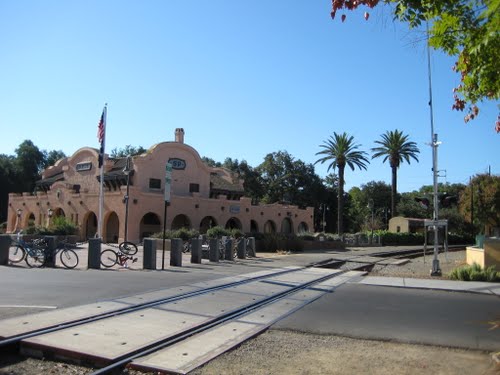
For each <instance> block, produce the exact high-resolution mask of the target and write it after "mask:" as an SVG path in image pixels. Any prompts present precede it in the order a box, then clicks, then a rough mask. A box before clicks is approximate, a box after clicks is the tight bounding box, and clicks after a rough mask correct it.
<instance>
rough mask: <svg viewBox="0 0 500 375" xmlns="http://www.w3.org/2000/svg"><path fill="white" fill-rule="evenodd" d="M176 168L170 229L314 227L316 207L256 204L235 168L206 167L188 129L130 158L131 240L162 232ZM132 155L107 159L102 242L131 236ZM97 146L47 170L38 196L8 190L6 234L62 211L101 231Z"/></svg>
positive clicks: (83, 228)
mask: <svg viewBox="0 0 500 375" xmlns="http://www.w3.org/2000/svg"><path fill="white" fill-rule="evenodd" d="M167 162H170V163H171V164H172V165H173V170H172V183H171V190H170V191H171V198H170V205H169V206H168V209H167V220H166V223H167V225H166V227H167V229H178V228H181V227H187V228H193V229H196V230H199V231H200V232H201V233H204V232H206V230H207V229H208V228H210V227H211V226H215V225H220V226H223V227H226V228H239V229H241V230H242V231H243V232H246V233H248V232H264V233H269V232H284V233H297V232H301V231H309V230H312V228H313V208H312V207H308V208H305V209H302V208H298V207H296V206H287V205H282V204H268V205H254V204H252V201H251V199H250V198H247V197H245V196H244V195H243V194H244V191H243V182H242V180H240V179H239V178H238V177H237V176H235V175H234V174H232V173H231V172H230V171H228V170H226V169H223V168H212V167H209V166H207V165H206V164H205V163H204V162H203V161H202V160H201V157H200V155H199V154H198V152H197V151H196V150H195V149H194V148H192V147H191V146H189V145H187V144H185V143H184V130H183V129H176V130H175V141H173V142H172V141H171V142H162V143H158V144H156V145H154V146H152V147H151V148H150V149H149V150H148V151H147V152H146V153H144V154H141V155H137V156H134V157H132V158H131V160H130V169H131V170H132V172H131V173H130V185H129V190H130V193H129V204H128V230H127V237H128V240H131V241H140V240H141V239H142V238H143V237H145V236H147V235H149V234H151V233H155V232H160V231H161V230H162V229H163V215H164V187H165V173H166V172H165V166H166V163H167ZM126 163H127V158H118V159H111V158H107V159H106V160H105V164H104V186H105V188H104V212H103V226H102V227H103V229H102V233H103V240H104V241H106V242H116V241H121V240H123V239H124V236H125V211H126V204H125V195H126V189H127V175H126V174H125V172H124V168H125V166H126ZM99 178H100V170H99V168H98V150H96V149H94V148H90V147H83V148H81V149H79V150H78V151H76V152H75V153H74V154H73V155H72V156H69V157H66V158H63V159H61V160H59V161H58V162H57V163H56V164H55V165H53V166H51V167H49V168H47V169H46V170H45V171H43V173H42V179H41V180H40V181H38V182H37V191H36V193H23V194H9V210H8V219H7V220H8V221H7V225H8V226H7V231H8V232H14V231H16V230H19V229H23V228H26V227H27V226H28V225H29V224H30V223H34V224H35V225H42V226H47V225H48V223H49V221H50V220H51V219H52V218H53V217H55V216H59V215H64V216H65V217H66V218H68V219H69V220H71V221H72V222H74V223H76V224H77V225H78V226H79V228H80V239H81V240H84V239H87V238H90V237H93V236H95V233H96V231H97V217H98V212H99V181H100V179H99Z"/></svg>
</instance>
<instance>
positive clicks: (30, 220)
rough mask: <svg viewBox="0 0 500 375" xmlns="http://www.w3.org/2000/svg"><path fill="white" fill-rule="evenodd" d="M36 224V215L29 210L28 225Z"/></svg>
mask: <svg viewBox="0 0 500 375" xmlns="http://www.w3.org/2000/svg"><path fill="white" fill-rule="evenodd" d="M34 226H36V217H35V214H34V213H33V212H30V214H29V216H28V227H34Z"/></svg>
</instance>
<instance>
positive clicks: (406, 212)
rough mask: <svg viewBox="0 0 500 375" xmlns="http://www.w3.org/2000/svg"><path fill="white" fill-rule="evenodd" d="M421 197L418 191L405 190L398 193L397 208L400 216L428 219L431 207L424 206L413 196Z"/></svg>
mask: <svg viewBox="0 0 500 375" xmlns="http://www.w3.org/2000/svg"><path fill="white" fill-rule="evenodd" d="M417 197H422V194H420V193H419V192H416V191H413V192H407V193H402V194H401V195H400V199H399V202H398V206H397V210H398V212H399V215H400V216H403V217H409V218H413V219H428V218H430V217H431V213H432V208H431V207H430V206H429V207H424V206H423V205H421V204H420V203H418V202H417V201H416V200H415V198H417Z"/></svg>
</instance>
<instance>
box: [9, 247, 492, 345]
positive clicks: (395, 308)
mask: <svg viewBox="0 0 500 375" xmlns="http://www.w3.org/2000/svg"><path fill="white" fill-rule="evenodd" d="M328 257H331V255H330V256H329V255H328V254H317V255H314V254H302V255H299V256H293V257H277V258H272V259H265V258H259V259H255V260H247V261H245V262H242V263H219V264H213V263H205V264H202V265H190V264H186V265H185V266H184V267H182V268H178V267H175V268H167V269H166V270H165V271H143V270H141V271H139V270H135V271H133V270H113V271H110V270H64V269H28V268H19V267H8V266H0V286H1V287H0V319H5V318H9V317H14V316H18V315H22V314H28V313H34V312H39V311H46V310H50V309H51V308H61V307H69V306H75V305H83V304H87V303H92V302H96V301H103V300H109V299H114V298H119V297H124V296H130V295H133V294H137V293H143V292H147V291H153V290H158V289H163V288H172V287H176V286H180V285H187V284H190V283H196V282H201V281H204V280H213V279H218V278H222V277H226V276H232V275H237V274H244V273H250V272H255V271H259V270H264V269H269V268H277V267H283V266H289V265H300V264H302V265H305V264H308V263H311V262H314V261H320V260H323V259H326V258H328ZM494 320H496V321H497V322H498V321H499V320H500V300H499V297H498V296H489V295H478V294H471V293H458V292H446V291H434V290H417V289H402V288H391V287H378V286H370V285H361V284H345V285H343V286H341V287H339V288H338V289H336V290H335V292H334V293H331V294H328V295H326V296H324V297H322V298H321V299H319V300H317V301H315V302H314V303H312V304H310V305H308V306H306V307H304V308H303V309H301V310H299V311H298V312H296V313H294V314H293V315H291V316H289V317H288V318H286V319H284V320H282V321H280V322H278V323H277V324H275V326H274V328H276V329H293V330H298V331H304V332H311V333H321V334H337V335H345V336H350V337H359V338H369V339H377V340H380V339H381V340H395V341H401V342H411V343H424V344H430V345H443V346H452V347H461V348H470V349H483V350H491V351H498V350H500V329H499V328H497V329H492V327H493V325H492V324H491V322H493V321H494Z"/></svg>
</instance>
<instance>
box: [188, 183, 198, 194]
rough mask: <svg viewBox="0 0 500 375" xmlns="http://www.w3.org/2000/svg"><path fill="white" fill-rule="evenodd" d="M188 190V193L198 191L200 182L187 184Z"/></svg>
mask: <svg viewBox="0 0 500 375" xmlns="http://www.w3.org/2000/svg"><path fill="white" fill-rule="evenodd" d="M189 192H190V193H199V192H200V184H189Z"/></svg>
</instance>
